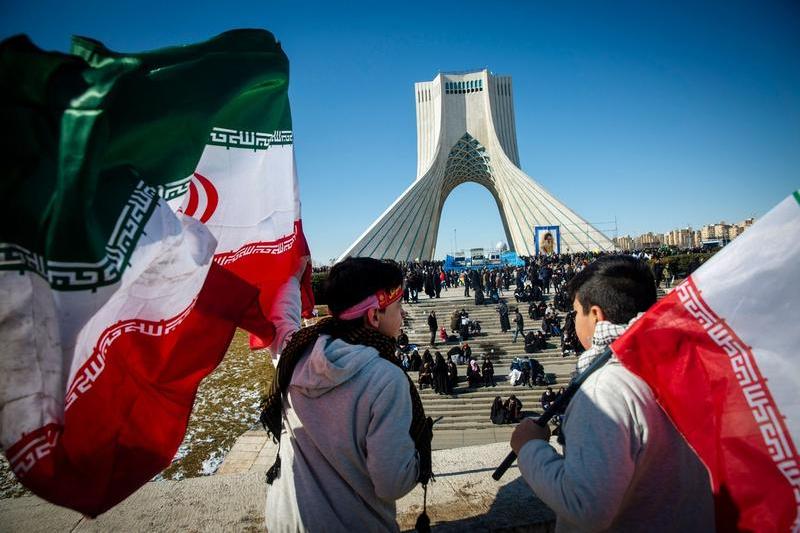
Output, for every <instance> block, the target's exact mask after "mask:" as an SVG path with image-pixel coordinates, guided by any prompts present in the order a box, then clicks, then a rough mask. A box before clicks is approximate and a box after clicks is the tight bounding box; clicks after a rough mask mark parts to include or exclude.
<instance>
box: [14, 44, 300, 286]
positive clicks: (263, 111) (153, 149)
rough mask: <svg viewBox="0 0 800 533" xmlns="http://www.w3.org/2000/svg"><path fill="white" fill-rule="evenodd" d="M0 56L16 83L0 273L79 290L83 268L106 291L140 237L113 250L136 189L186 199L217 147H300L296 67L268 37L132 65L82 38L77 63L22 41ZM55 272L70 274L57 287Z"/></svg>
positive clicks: (154, 54) (170, 51)
mask: <svg viewBox="0 0 800 533" xmlns="http://www.w3.org/2000/svg"><path fill="white" fill-rule="evenodd" d="M0 57H2V58H3V61H2V62H0V78H2V79H4V80H6V79H8V80H15V82H14V83H13V84H8V90H7V94H4V95H3V98H4V109H6V112H5V113H4V115H3V117H4V126H5V128H6V130H7V131H12V132H14V134H13V135H11V136H10V137H9V139H7V140H4V142H3V143H0V160H2V161H3V164H4V169H5V170H4V172H3V174H2V175H0V197H2V199H3V209H0V263H4V266H3V268H5V269H10V270H21V271H26V270H30V271H35V272H38V273H39V274H40V275H42V276H44V277H45V278H46V279H48V280H50V282H51V286H52V287H53V288H60V286H57V285H55V284H54V283H56V280H57V279H64V280H66V281H65V284H66V285H65V286H67V285H69V286H72V285H73V283H72V282H73V281H75V280H78V279H83V278H82V277H81V275H80V272H79V270H80V268H83V266H85V265H90V266H91V268H92V269H94V268H95V267H97V268H100V266H99V265H105V266H106V267H105V270H103V273H104V277H103V279H105V280H106V281H108V282H113V281H112V280H113V279H115V278H116V277H118V275H121V272H116V270H115V268H111V267H109V266H108V265H121V268H122V269H123V270H124V268H126V267H127V261H125V260H123V259H125V258H126V257H129V254H130V252H131V251H132V250H133V249H135V247H136V241H137V240H138V235H140V234H141V232H138V233H136V232H131V233H130V234H128V235H127V236H128V237H131V236H133V235H134V233H135V236H136V238H135V240H133V241H126V243H125V248H124V250H120V249H119V248H118V247H114V246H112V250H111V251H109V249H108V248H109V243H110V242H111V241H113V240H114V233H115V231H116V230H115V228H118V227H119V221H120V219H121V217H123V216H124V212H125V210H126V209H128V208H129V205H128V204H129V203H130V201H131V199H132V198H134V196H135V195H136V194H137V193H136V190H137V187H138V186H139V185H138V184H140V183H143V184H144V185H146V186H148V187H151V188H154V189H155V190H156V191H157V192H158V193H159V194H161V195H162V196H163V197H164V198H165V199H174V198H179V197H180V196H182V195H183V194H185V192H186V190H187V189H188V178H187V177H188V176H191V175H192V173H193V172H194V170H195V168H196V166H197V162H198V161H199V159H200V156H201V154H202V153H203V150H204V149H205V147H206V146H207V145H209V144H218V145H223V146H225V147H226V148H229V149H237V148H245V149H248V150H251V151H252V150H266V149H269V147H270V146H274V145H279V144H290V143H291V142H292V123H291V115H290V112H289V101H288V90H287V89H288V80H289V63H288V60H287V58H286V55H285V54H284V53H283V50H282V49H281V46H280V44H279V43H278V42H277V41H276V40H275V37H274V36H273V35H272V34H270V33H269V32H266V31H263V30H235V31H230V32H226V33H223V34H222V35H219V36H217V37H215V38H213V39H210V40H208V41H205V42H202V43H198V44H192V45H187V46H180V47H173V48H165V49H161V50H154V51H150V52H143V53H132V54H120V53H116V52H112V51H110V50H108V49H107V48H106V47H105V46H103V45H102V44H101V43H98V42H97V41H93V40H91V39H85V38H76V39H75V42H74V48H73V55H71V54H62V53H58V52H45V51H42V50H40V49H39V48H37V47H36V46H35V45H34V44H33V43H31V42H30V40H29V39H28V38H27V37H25V36H16V37H12V38H10V39H7V40H5V41H2V42H0ZM215 130H218V131H222V132H224V133H225V135H219V134H218V135H216V136H213V135H212V133H214V131H215ZM151 207H152V208H151V209H149V210H147V211H146V214H147V217H149V216H150V214H151V213H152V211H153V209H154V205H153V206H151ZM147 217H145V218H143V219H137V220H136V221H135V222H136V223H135V224H134V225H133V226H131V227H136V228H139V229H141V228H142V227H144V225H145V224H146V222H147ZM129 225H130V224H129ZM76 263H78V264H80V265H83V266H80V265H77V266H76V265H75V264H76ZM65 265H66V266H65ZM79 266H80V268H79ZM59 268H67V270H69V273H67V274H65V277H63V278H62V277H59V276H56V277H53V276H54V274H53V272H54V271H56V270H58V269H59ZM109 268H110V270H109ZM109 272H110V273H111V275H105V274H108V273H109ZM92 276H94V277H97V274H96V273H95V274H92V275H90V276H89V277H92ZM103 283H105V282H103ZM78 285H80V284H78ZM76 286H77V285H76Z"/></svg>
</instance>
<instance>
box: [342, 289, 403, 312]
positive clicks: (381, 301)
mask: <svg viewBox="0 0 800 533" xmlns="http://www.w3.org/2000/svg"><path fill="white" fill-rule="evenodd" d="M401 296H403V286H402V285H400V286H398V287H397V288H395V289H392V290H391V291H389V292H386V291H384V290H383V289H381V290H379V291H378V292H376V293H375V294H370V295H369V296H367V297H366V298H364V299H363V300H361V301H360V302H358V303H357V304H355V305H353V306H352V307H348V308H347V309H345V310H344V311H342V312H341V313H340V314H339V317H338V318H339V319H340V320H353V319H354V318H358V317H360V316H363V315H364V314H365V313H366V312H367V311H369V310H370V309H386V308H387V307H389V306H390V305H392V304H393V303H394V302H396V301H397V300H399V299H400V297H401Z"/></svg>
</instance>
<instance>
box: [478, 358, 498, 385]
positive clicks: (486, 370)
mask: <svg viewBox="0 0 800 533" xmlns="http://www.w3.org/2000/svg"><path fill="white" fill-rule="evenodd" d="M481 370H482V371H483V386H484V387H488V386H489V385H490V384H491V386H492V387H496V386H497V383H495V382H494V365H493V364H492V362H491V361H490V360H489V358H488V357H484V358H483V367H482V368H481Z"/></svg>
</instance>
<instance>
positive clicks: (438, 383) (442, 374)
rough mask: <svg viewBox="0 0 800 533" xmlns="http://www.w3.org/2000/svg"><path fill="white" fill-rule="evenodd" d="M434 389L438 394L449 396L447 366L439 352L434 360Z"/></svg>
mask: <svg viewBox="0 0 800 533" xmlns="http://www.w3.org/2000/svg"><path fill="white" fill-rule="evenodd" d="M433 389H434V390H435V391H436V392H437V393H438V394H447V364H446V363H445V362H444V357H442V354H441V353H440V352H438V351H437V352H436V357H434V360H433Z"/></svg>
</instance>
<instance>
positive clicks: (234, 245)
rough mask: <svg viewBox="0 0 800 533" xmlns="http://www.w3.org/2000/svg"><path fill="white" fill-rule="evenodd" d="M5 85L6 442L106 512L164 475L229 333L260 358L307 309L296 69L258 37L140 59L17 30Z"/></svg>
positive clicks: (0, 405) (0, 318) (0, 363)
mask: <svg viewBox="0 0 800 533" xmlns="http://www.w3.org/2000/svg"><path fill="white" fill-rule="evenodd" d="M0 84H2V87H3V92H4V98H3V101H2V103H0V117H2V121H3V124H4V125H5V127H6V131H8V132H12V133H13V134H11V135H9V136H7V137H6V139H5V140H4V142H3V143H2V145H0V146H1V147H0V154H2V160H3V162H4V166H5V170H4V173H3V174H2V176H0V184H1V185H0V186H1V187H2V189H0V190H2V195H1V196H0V197H1V198H2V199H3V201H4V206H3V209H2V210H0V221H1V222H0V302H2V306H0V444H2V447H3V451H4V453H5V455H6V457H7V459H8V461H9V462H10V464H11V467H12V468H13V470H14V472H15V474H16V475H17V477H18V478H19V480H20V481H21V482H22V483H23V484H24V485H25V486H26V487H28V488H29V489H31V490H32V491H33V492H35V493H36V494H38V495H40V496H42V497H43V498H45V499H48V500H50V501H51V502H53V503H56V504H59V505H64V506H67V507H71V508H73V509H75V510H78V511H80V512H83V513H85V514H87V515H90V516H95V515H97V514H99V513H102V512H104V511H105V510H107V509H109V508H110V507H112V506H113V505H115V504H116V503H118V502H119V501H121V500H123V499H124V498H125V497H127V496H128V495H130V494H131V493H132V492H133V491H135V490H136V489H137V488H138V487H140V486H141V485H142V484H144V483H145V482H147V481H148V480H149V479H151V478H152V477H153V476H154V475H155V474H157V473H158V472H160V471H161V470H162V469H163V468H165V467H166V466H168V465H169V464H170V462H171V460H172V458H173V457H174V454H175V451H176V450H177V448H178V446H179V445H180V443H181V441H182V439H183V436H184V433H185V430H186V425H187V422H188V419H189V415H190V413H191V410H192V405H193V402H194V397H195V393H196V391H197V387H198V385H199V383H200V381H201V380H202V379H203V378H204V377H205V376H206V375H208V373H210V372H211V371H212V370H213V369H214V368H215V367H216V365H217V364H218V363H219V361H220V360H221V358H222V357H223V355H224V354H225V352H226V350H227V347H228V344H229V343H230V340H231V338H232V336H233V333H234V331H235V328H236V327H237V326H242V327H245V328H247V329H248V330H250V331H251V332H252V333H254V334H255V335H257V337H258V339H260V341H259V342H260V343H261V344H268V343H270V342H273V341H274V340H276V339H275V337H276V334H277V336H278V337H280V336H281V335H282V333H281V325H280V324H277V323H275V321H271V320H269V319H268V318H269V317H277V316H284V315H287V314H288V315H291V314H292V313H293V312H294V313H296V314H299V312H300V303H299V294H300V293H301V292H302V293H303V295H304V298H303V304H304V305H303V308H304V309H305V310H306V311H308V310H309V309H310V306H311V305H312V304H313V302H312V300H311V298H310V290H309V284H308V281H309V274H308V255H309V253H308V247H307V246H306V242H305V238H304V237H303V233H302V224H301V221H300V205H299V198H298V192H297V181H296V175H295V164H294V152H293V146H292V141H293V132H292V127H291V115H290V112H289V103H288V96H287V85H288V61H287V59H286V56H285V54H284V53H283V52H282V50H281V48H280V45H279V44H278V43H277V42H276V41H275V39H274V37H273V36H272V35H271V34H269V33H268V32H265V31H257V30H238V31H232V32H227V33H225V34H222V35H220V36H218V37H216V38H214V39H211V40H209V41H207V42H204V43H200V44H196V45H190V46H181V47H174V48H168V49H163V50H156V51H152V52H146V53H141V54H119V53H115V52H111V51H110V50H108V49H107V48H105V47H104V46H103V45H102V44H100V43H98V42H96V41H93V40H90V39H85V38H76V39H75V40H74V42H73V53H72V54H60V53H52V52H43V51H41V50H39V49H38V48H36V47H35V46H34V45H33V44H31V43H30V41H28V39H27V38H25V37H22V36H19V37H14V38H11V39H9V40H7V41H4V42H3V43H0ZM293 300H298V301H297V302H295V301H293ZM298 318H299V317H298ZM284 329H285V328H284Z"/></svg>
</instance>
